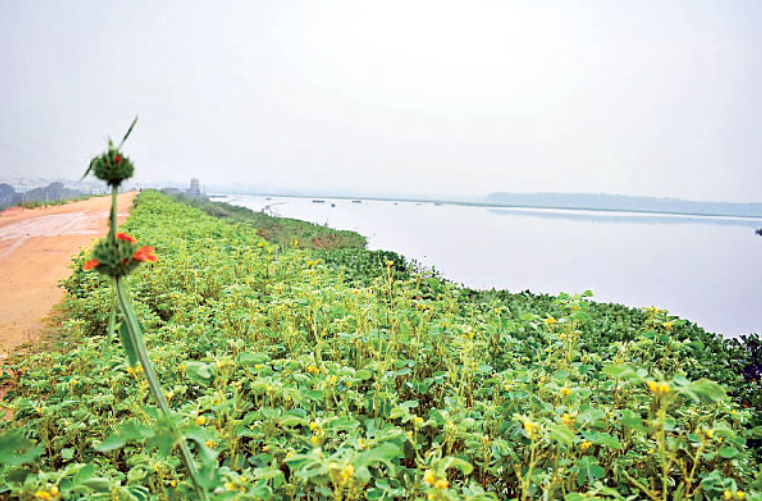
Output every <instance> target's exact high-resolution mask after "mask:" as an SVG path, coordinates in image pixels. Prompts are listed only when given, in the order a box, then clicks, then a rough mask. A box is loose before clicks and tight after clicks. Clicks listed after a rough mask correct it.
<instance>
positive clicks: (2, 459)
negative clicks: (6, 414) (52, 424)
mask: <svg viewBox="0 0 762 501" xmlns="http://www.w3.org/2000/svg"><path fill="white" fill-rule="evenodd" d="M44 450H45V449H44V448H43V447H42V446H40V445H36V444H35V443H34V442H32V441H31V440H29V439H28V438H26V437H25V436H24V435H22V434H21V432H20V431H16V430H14V431H10V432H7V433H3V434H2V435H0V465H7V466H17V465H20V464H24V463H31V462H33V461H34V460H35V459H37V458H38V457H39V456H40V455H41V454H42V453H43V452H44Z"/></svg>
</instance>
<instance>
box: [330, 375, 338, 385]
mask: <svg viewBox="0 0 762 501" xmlns="http://www.w3.org/2000/svg"><path fill="white" fill-rule="evenodd" d="M338 380H339V377H338V376H331V384H336V381H338Z"/></svg>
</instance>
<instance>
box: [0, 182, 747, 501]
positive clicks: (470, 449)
mask: <svg viewBox="0 0 762 501" xmlns="http://www.w3.org/2000/svg"><path fill="white" fill-rule="evenodd" d="M124 230H125V231H128V232H129V233H130V234H131V235H134V236H135V237H137V238H138V239H139V240H141V241H146V242H151V243H152V244H153V245H154V246H155V248H156V253H157V254H158V255H159V256H161V261H160V262H159V263H157V264H155V265H153V266H152V267H151V268H140V269H138V270H136V271H135V273H134V274H133V276H132V277H131V282H130V284H131V293H132V297H133V300H134V303H135V309H136V310H137V313H138V315H139V317H140V319H141V322H142V323H143V325H144V327H145V331H146V341H147V343H148V346H149V349H150V350H151V357H152V359H153V361H154V364H155V365H156V367H157V370H158V373H159V377H160V379H161V381H162V383H163V385H164V388H165V389H166V391H167V394H166V397H167V399H168V400H169V402H170V405H171V407H172V409H173V410H174V411H175V412H177V416H178V420H179V421H180V424H181V425H182V426H183V427H184V429H185V430H187V433H189V434H193V436H194V437H195V438H196V442H197V446H196V450H195V452H196V453H198V454H205V455H207V456H210V455H211V456H213V457H214V458H216V460H217V461H218V464H219V467H218V468H216V469H215V470H214V471H210V472H208V475H209V476H208V479H207V480H208V482H209V485H210V486H211V487H210V489H211V490H212V491H213V496H214V497H215V499H231V500H232V499H238V500H255V499H279V500H293V499H304V500H307V499H309V500H318V499H339V500H352V499H388V500H392V499H430V500H456V499H471V500H487V499H522V500H525V499H540V498H542V499H548V500H550V499H564V500H567V501H577V500H582V499H617V500H619V499H652V500H654V501H657V500H663V501H666V500H669V499H727V500H731V499H751V500H755V499H756V500H758V499H762V479H761V478H760V471H759V463H758V462H757V460H756V459H755V458H754V455H753V454H752V451H751V449H750V448H749V446H748V443H749V440H750V439H752V438H754V437H755V436H758V432H759V430H758V429H756V430H755V429H754V428H753V427H752V424H751V423H752V421H753V420H754V419H757V417H756V416H757V414H756V411H755V410H754V407H753V404H754V402H753V401H752V400H750V399H751V398H752V397H749V396H746V397H744V396H743V395H741V396H738V397H737V398H739V399H740V400H739V401H734V400H733V399H731V398H728V397H727V396H726V388H725V387H723V386H722V385H720V384H717V383H716V382H712V381H710V380H709V379H708V378H712V379H714V380H718V381H719V382H720V383H722V384H723V385H727V387H728V388H731V389H735V388H740V387H741V386H739V385H740V384H742V382H743V380H744V377H743V374H739V373H738V372H737V368H738V367H739V365H744V364H747V361H748V360H749V356H748V354H747V355H744V354H742V353H741V352H740V351H738V352H733V354H729V352H728V351H726V350H728V346H727V343H724V342H723V341H722V340H721V339H719V338H718V337H717V336H712V335H709V334H706V333H705V332H703V331H702V330H700V329H699V328H697V327H696V326H694V325H692V324H690V323H688V322H685V321H682V320H679V319H676V318H673V317H670V316H669V315H667V313H666V312H664V311H661V310H658V309H655V308H654V309H649V310H643V311H641V310H632V309H629V308H625V307H621V306H617V305H599V304H596V303H593V302H591V301H590V300H589V297H588V296H587V295H584V294H583V295H577V296H570V295H562V296H559V297H549V296H534V295H531V294H509V293H505V292H498V291H490V292H478V291H471V290H467V289H463V288H460V287H458V286H456V285H455V284H452V283H449V282H447V281H446V280H442V279H441V278H439V277H437V276H436V275H435V274H432V273H430V272H425V271H423V272H421V271H420V270H416V269H415V267H414V266H410V265H409V264H408V263H405V262H404V261H403V260H402V259H401V258H399V257H398V256H395V255H393V254H379V253H370V252H368V251H365V250H362V249H349V250H346V249H345V250H340V251H332V252H330V253H327V252H324V251H320V252H318V251H314V250H309V249H303V248H301V246H297V245H293V244H292V245H287V244H285V243H284V244H283V245H276V244H274V243H271V242H268V241H266V240H264V239H263V238H261V236H260V235H259V234H258V233H257V231H256V229H254V228H253V227H252V225H251V224H249V223H243V224H242V223H236V224H227V223H226V222H225V221H224V220H219V219H216V218H214V217H211V216H209V215H207V214H205V213H203V212H201V211H200V210H197V209H195V208H192V207H189V206H187V205H183V204H181V203H178V202H176V201H172V200H170V199H168V198H167V197H165V196H163V195H160V194H157V193H154V192H146V193H143V194H141V195H140V196H139V197H138V198H137V201H136V206H135V209H134V210H133V213H132V215H131V216H130V218H129V220H128V222H127V224H126V225H125V227H124ZM292 240H293V239H286V240H285V242H289V241H292ZM303 241H304V239H300V242H303ZM84 259H85V255H84V253H83V254H82V255H80V256H79V257H78V258H77V259H76V263H75V266H74V273H73V274H72V276H71V277H70V278H69V279H67V280H66V281H65V287H66V289H67V290H68V292H69V294H70V300H69V302H68V308H69V312H70V317H69V320H67V321H66V323H65V329H66V331H67V335H68V337H67V341H65V342H64V343H62V345H61V349H60V351H52V352H46V353H39V354H35V355H31V356H29V357H26V358H22V359H17V360H15V361H14V363H13V365H12V366H11V367H10V368H11V369H12V370H13V371H14V374H15V376H14V380H13V382H14V387H13V389H12V390H11V391H10V393H9V394H8V396H7V398H6V400H7V401H8V402H9V411H10V412H12V414H13V419H12V420H11V421H6V422H3V423H2V424H0V430H3V431H5V433H4V434H2V432H0V436H2V437H4V438H3V439H2V440H5V442H4V443H2V444H0V445H2V448H0V462H2V463H3V466H2V467H0V492H3V493H4V494H0V496H3V495H4V496H5V497H7V498H9V499H30V500H31V499H53V498H58V497H60V498H61V499H140V500H142V499H152V500H153V499H156V500H175V499H194V497H193V494H192V490H191V486H190V485H189V483H188V481H187V480H186V475H185V472H184V471H183V467H182V466H181V463H180V460H179V459H178V458H177V457H176V456H174V455H172V454H171V453H170V451H171V448H172V444H171V443H169V444H167V443H166V441H165V440H164V438H163V437H160V436H158V437H157V435H156V433H155V431H154V430H155V424H156V420H157V417H158V415H157V412H156V410H155V409H154V407H153V405H152V403H151V402H152V400H151V398H150V396H149V391H148V385H147V382H146V379H145V377H144V375H143V374H141V373H140V371H137V370H135V369H132V368H131V367H130V365H129V363H128V360H127V359H126V357H125V355H124V352H123V350H122V349H121V347H120V346H119V341H118V340H117V339H114V338H111V337H109V336H108V335H106V331H107V325H108V320H109V319H108V311H110V309H111V308H112V304H113V303H112V302H113V296H112V294H111V293H110V291H109V284H108V282H107V281H105V280H104V279H103V278H102V277H101V276H99V275H96V274H94V273H86V272H83V271H82V270H81V265H82V263H83V262H84ZM744 367H745V365H744ZM744 384H749V385H753V384H755V383H754V381H751V380H749V381H746V383H744ZM757 384H758V383H757ZM749 388H753V386H749ZM739 402H745V405H748V407H744V405H739ZM9 430H17V431H16V432H14V433H8V431H9ZM755 434H756V435H755ZM21 438H23V439H26V440H31V441H32V442H33V443H34V445H33V446H24V447H22V446H21V445H20V444H22V443H23V441H22V440H21ZM14 440H15V441H16V442H13V441H14ZM104 444H105V445H104ZM24 453H26V455H24ZM46 496H47V497H46Z"/></svg>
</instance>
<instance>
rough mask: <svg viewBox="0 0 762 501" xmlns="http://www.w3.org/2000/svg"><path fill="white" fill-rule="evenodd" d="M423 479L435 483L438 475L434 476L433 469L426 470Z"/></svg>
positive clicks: (430, 483) (431, 483)
mask: <svg viewBox="0 0 762 501" xmlns="http://www.w3.org/2000/svg"><path fill="white" fill-rule="evenodd" d="M423 481H424V482H426V483H427V484H429V485H434V482H436V481H437V479H436V476H434V472H433V471H431V470H426V473H424V474H423Z"/></svg>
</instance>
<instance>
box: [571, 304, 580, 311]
mask: <svg viewBox="0 0 762 501" xmlns="http://www.w3.org/2000/svg"><path fill="white" fill-rule="evenodd" d="M571 309H572V311H577V310H579V306H577V305H576V304H575V305H572V308H571Z"/></svg>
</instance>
